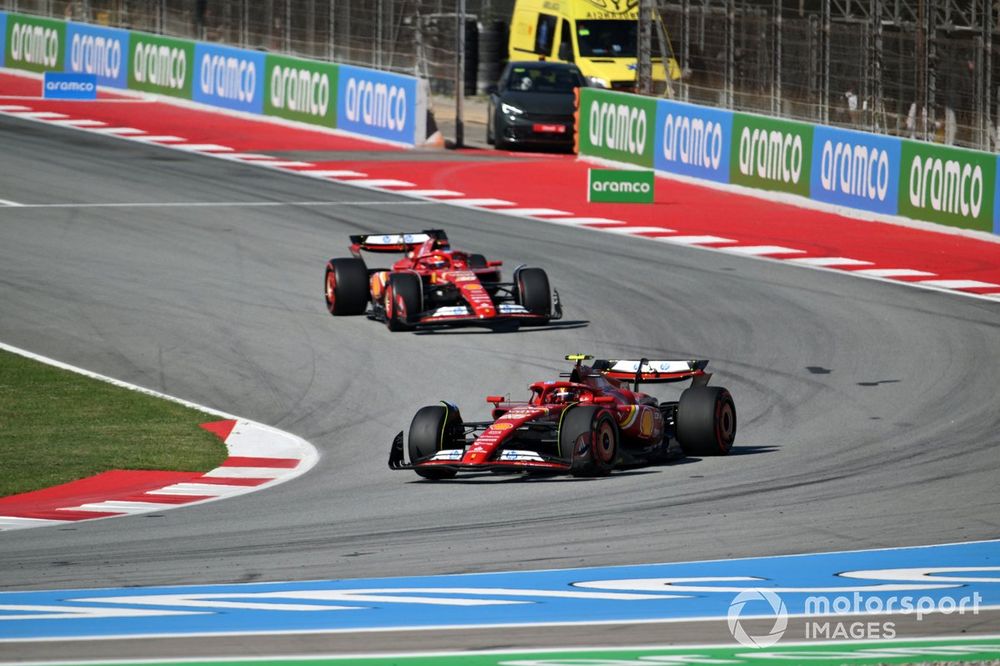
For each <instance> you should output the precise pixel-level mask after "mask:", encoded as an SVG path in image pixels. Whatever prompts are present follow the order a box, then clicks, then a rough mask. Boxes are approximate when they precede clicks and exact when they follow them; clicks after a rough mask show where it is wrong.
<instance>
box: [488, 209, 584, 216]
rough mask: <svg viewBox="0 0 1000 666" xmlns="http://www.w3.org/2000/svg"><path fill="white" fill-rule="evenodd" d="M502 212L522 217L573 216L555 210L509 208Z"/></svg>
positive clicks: (567, 212) (563, 211) (566, 212)
mask: <svg viewBox="0 0 1000 666" xmlns="http://www.w3.org/2000/svg"><path fill="white" fill-rule="evenodd" d="M504 212H505V213H508V214H510V215H524V216H525V217H556V216H560V215H572V214H573V213H570V212H569V211H565V210H556V209H555V208H510V209H508V210H505V211H504Z"/></svg>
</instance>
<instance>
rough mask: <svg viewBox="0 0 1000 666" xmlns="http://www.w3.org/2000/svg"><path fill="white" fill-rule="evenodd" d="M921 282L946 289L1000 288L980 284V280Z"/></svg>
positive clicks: (985, 283)
mask: <svg viewBox="0 0 1000 666" xmlns="http://www.w3.org/2000/svg"><path fill="white" fill-rule="evenodd" d="M919 282H920V284H926V285H928V286H930V287H942V288H944V289H988V288H990V287H1000V284H994V283H992V282H980V281H979V280H920V281H919Z"/></svg>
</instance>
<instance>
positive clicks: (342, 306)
mask: <svg viewBox="0 0 1000 666" xmlns="http://www.w3.org/2000/svg"><path fill="white" fill-rule="evenodd" d="M323 287H324V292H325V296H326V309H327V310H329V311H330V314H332V315H335V316H342V315H359V314H364V313H365V309H366V308H367V307H368V296H369V292H368V267H367V266H365V261H364V259H357V258H354V257H347V258H343V259H331V260H330V261H328V262H327V264H326V275H325V276H324V279H323Z"/></svg>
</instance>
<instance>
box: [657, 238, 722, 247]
mask: <svg viewBox="0 0 1000 666" xmlns="http://www.w3.org/2000/svg"><path fill="white" fill-rule="evenodd" d="M653 240H658V241H663V242H664V243H678V244H680V245H718V244H720V243H736V242H737V241H734V240H733V239H732V238H722V237H721V236H662V237H660V238H654V239H653Z"/></svg>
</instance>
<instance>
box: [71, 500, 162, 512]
mask: <svg viewBox="0 0 1000 666" xmlns="http://www.w3.org/2000/svg"><path fill="white" fill-rule="evenodd" d="M176 506H177V505H176V504H165V503H162V502H129V501H125V500H107V501H105V502H89V503H87V504H81V505H80V506H64V507H60V508H58V509H56V510H57V511H94V512H99V513H147V512H149V511H164V510H166V509H173V508H175V507H176Z"/></svg>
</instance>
